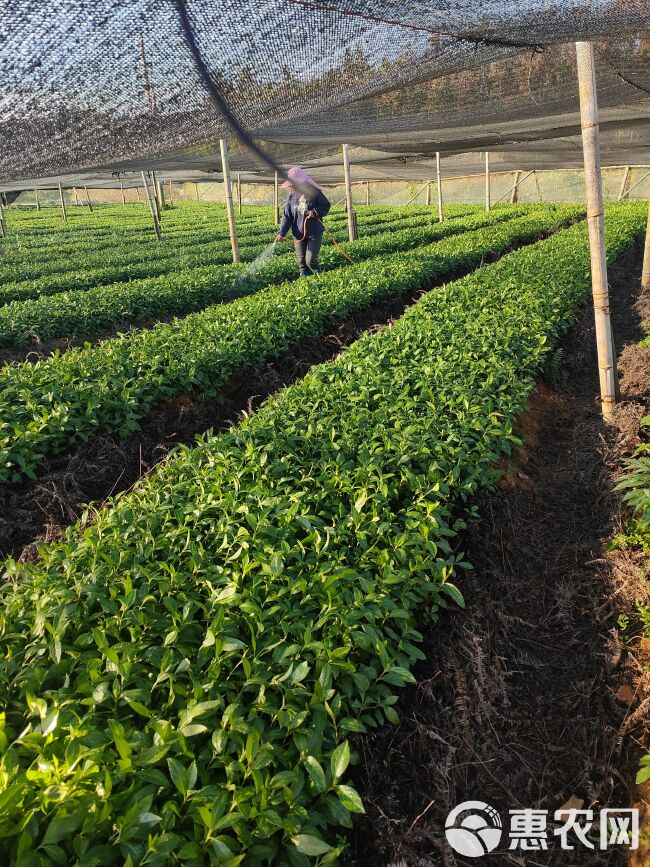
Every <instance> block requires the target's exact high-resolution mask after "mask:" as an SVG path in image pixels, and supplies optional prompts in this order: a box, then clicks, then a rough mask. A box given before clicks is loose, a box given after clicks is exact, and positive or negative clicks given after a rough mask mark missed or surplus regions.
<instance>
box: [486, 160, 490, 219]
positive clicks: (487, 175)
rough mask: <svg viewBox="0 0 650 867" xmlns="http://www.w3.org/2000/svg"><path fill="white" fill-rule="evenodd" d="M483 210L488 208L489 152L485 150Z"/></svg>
mask: <svg viewBox="0 0 650 867" xmlns="http://www.w3.org/2000/svg"><path fill="white" fill-rule="evenodd" d="M485 210H486V211H489V210H490V154H489V153H488V152H487V151H486V152H485Z"/></svg>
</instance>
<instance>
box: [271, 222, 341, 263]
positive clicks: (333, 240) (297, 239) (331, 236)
mask: <svg viewBox="0 0 650 867" xmlns="http://www.w3.org/2000/svg"><path fill="white" fill-rule="evenodd" d="M312 217H313V218H314V219H316V220H318V222H319V223H320V224H321V226H322V227H323V229H324V230H325V232H326V234H327V236H328V238H329V239H330V241H331V242H332V244H334V246H335V247H336V249H337V250H338V251H339V253H340V254H341V256H343V258H344V259H347V260H348V262H349V263H350V264H351V265H354V260H353V259H351V258H350V257H349V256H348V254H347V253H346V252H345V250H344V249H343V248H342V247H341V245H340V244H339V242H338V241H337V240H336V238H335V237H334V235H333V234H332V233H331V232H330V230H329V229H328V228H327V226H326V225H325V223H324V222H323V221H322V220H321V218H320V217H315V216H314V215H313V214H307V216H306V218H305V229H304V231H303V233H302V238H296V239H295V240H296V241H298V242H299V243H300V242H302V241H304V240H305V238H306V237H307V221H308V220H311V219H312ZM280 240H281V241H289V240H290V238H287V237H284V238H280Z"/></svg>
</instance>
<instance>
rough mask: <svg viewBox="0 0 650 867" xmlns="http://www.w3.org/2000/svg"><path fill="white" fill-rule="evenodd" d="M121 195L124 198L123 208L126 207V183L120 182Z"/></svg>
mask: <svg viewBox="0 0 650 867" xmlns="http://www.w3.org/2000/svg"><path fill="white" fill-rule="evenodd" d="M120 194H121V196H122V207H124V206H125V205H126V199H125V198H124V181H120Z"/></svg>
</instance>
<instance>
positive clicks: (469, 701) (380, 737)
mask: <svg viewBox="0 0 650 867" xmlns="http://www.w3.org/2000/svg"><path fill="white" fill-rule="evenodd" d="M639 266H640V252H639V251H636V252H635V254H634V255H631V256H629V257H628V258H627V260H626V261H624V262H622V263H621V264H620V265H619V266H618V267H617V268H615V269H613V270H612V274H611V275H610V276H611V278H612V283H613V293H612V296H613V298H614V299H615V301H614V305H613V308H614V313H613V316H614V329H615V334H616V336H617V341H618V345H619V346H621V347H624V349H623V353H622V359H625V363H624V364H623V367H622V373H624V374H625V375H624V376H621V390H622V393H623V395H624V402H623V404H622V405H621V407H620V409H619V411H618V418H617V421H618V424H615V425H613V426H608V425H605V424H604V423H603V422H602V419H601V416H600V411H599V406H598V403H597V401H596V400H595V399H594V396H595V395H596V394H597V393H598V377H597V369H596V359H595V348H594V347H595V339H594V333H593V314H592V313H591V311H590V310H588V309H587V310H585V311H584V314H583V315H582V316H581V318H580V321H579V322H578V323H577V325H576V326H575V327H574V328H573V329H572V330H571V331H570V333H568V334H567V335H566V337H565V338H564V339H563V341H562V342H561V350H562V353H563V355H564V376H563V377H562V379H563V382H562V383H561V384H558V383H557V382H555V383H550V384H543V383H540V384H539V386H538V388H537V390H536V392H535V394H534V395H533V396H532V398H531V400H530V402H529V405H528V409H527V411H526V413H525V414H524V415H523V416H522V418H521V419H520V422H519V431H518V432H519V434H520V436H521V437H522V438H523V440H524V446H523V448H521V449H518V450H517V451H516V453H515V454H514V455H513V457H512V459H511V460H508V461H504V462H502V464H501V468H502V469H503V470H504V471H505V475H504V478H503V479H502V481H501V483H500V484H499V486H498V490H497V491H496V492H494V493H492V494H486V495H484V496H482V497H481V498H480V501H479V503H478V511H479V514H480V516H481V517H480V519H477V520H475V521H473V522H472V523H471V524H470V527H469V528H468V531H467V533H466V535H465V538H464V540H463V546H462V547H463V550H464V551H465V552H466V555H467V558H468V560H469V561H470V562H471V563H472V564H473V567H474V568H473V570H472V571H469V572H466V573H464V574H463V575H462V576H458V577H457V579H456V583H457V584H458V585H459V586H460V587H461V589H462V591H463V593H464V596H465V599H466V603H467V608H466V609H465V610H464V611H462V612H461V611H459V610H458V609H454V610H450V611H448V612H447V613H446V615H445V616H444V617H443V618H441V620H440V621H439V622H438V623H437V624H436V625H435V626H434V627H432V628H426V627H425V629H424V631H425V646H424V648H423V649H424V651H425V652H426V660H424V661H423V662H422V663H420V664H419V665H418V666H417V670H416V672H415V674H416V677H417V681H418V682H417V685H416V686H414V687H412V688H408V689H405V690H404V691H403V692H402V695H401V697H400V701H399V704H398V706H397V709H398V711H399V713H400V716H401V722H400V724H399V726H397V727H385V728H383V729H381V730H380V731H378V732H377V733H374V734H372V735H368V736H364V737H363V738H362V739H361V740H360V744H359V746H360V763H359V765H358V766H357V769H356V783H357V786H358V788H359V790H360V792H361V794H362V797H363V798H364V802H365V803H366V806H367V815H366V817H364V818H362V819H361V821H359V822H356V823H355V829H354V832H353V834H352V839H351V845H352V853H351V859H350V860H351V861H352V862H353V863H354V864H355V865H359V867H361V865H362V867H379V865H381V867H385V865H392V867H397V865H400V867H425V865H426V867H433V865H436V867H437V865H445V867H447V865H471V864H475V863H478V861H477V860H476V859H467V858H464V857H462V856H460V855H458V854H454V853H453V852H452V850H451V848H450V847H449V845H448V844H447V842H446V840H445V835H444V822H445V818H446V816H447V813H448V812H449V811H450V810H451V809H452V808H453V807H454V806H455V805H456V804H459V803H461V802H462V801H466V800H483V801H487V802H488V803H490V804H492V805H493V806H494V807H496V808H497V809H498V810H499V812H500V814H501V817H502V820H503V821H504V826H505V828H506V833H507V832H508V831H509V818H508V810H510V809H516V808H520V809H521V808H535V809H543V810H549V811H550V812H549V828H550V829H551V830H549V844H548V845H549V848H548V851H543V850H542V851H537V852H521V851H512V852H510V851H508V849H507V848H504V849H499V850H497V852H498V854H493V855H489V856H484V857H482V858H480V859H479V860H480V863H481V864H486V865H493V867H496V865H499V867H501V865H504V864H517V865H548V867H550V865H553V867H556V865H566V867H569V865H572V867H573V865H581V864H589V865H622V864H625V863H628V861H627V857H626V853H624V852H623V851H622V850H609V851H606V852H603V853H600V852H598V851H595V852H594V851H591V850H588V849H586V848H585V847H583V846H581V845H580V843H577V844H576V848H575V850H574V851H572V852H568V851H563V850H562V849H561V848H560V845H559V842H558V840H557V839H555V838H554V837H553V834H552V828H553V826H554V825H555V823H554V822H553V813H554V811H555V810H557V809H559V808H560V807H562V806H563V805H565V804H566V803H567V802H568V801H569V800H570V799H571V798H573V799H574V801H575V799H578V800H579V801H582V802H584V803H583V806H584V808H593V809H594V811H595V813H596V815H597V811H598V810H599V809H600V808H601V807H603V806H610V807H612V806H619V807H624V806H630V805H632V804H636V805H637V806H640V807H641V808H642V811H643V810H645V811H648V804H649V803H650V801H649V794H650V793H649V792H648V790H647V788H646V790H640V789H639V790H636V789H635V786H634V777H635V773H636V769H637V766H638V759H639V756H640V754H641V753H642V751H647V750H648V746H649V744H650V740H649V738H648V735H649V728H650V726H649V722H648V721H649V719H650V715H649V714H648V707H649V704H650V698H649V697H650V684H649V683H648V680H649V675H648V674H647V671H648V656H647V655H646V654H648V650H649V648H647V647H646V648H645V649H644V648H643V646H642V643H640V642H638V641H637V642H636V643H635V642H634V641H632V642H631V643H629V642H628V640H627V638H626V637H625V636H622V635H621V634H620V629H619V627H618V615H619V613H620V612H621V611H630V610H631V609H632V608H633V604H634V599H635V598H639V596H640V594H641V593H645V594H646V595H647V593H648V584H647V574H648V571H647V568H646V565H647V564H645V563H644V558H643V557H642V556H641V555H639V554H636V553H631V552H618V551H617V552H610V551H609V550H608V543H609V540H610V539H611V537H612V535H613V534H615V533H616V532H618V531H619V530H620V528H621V526H622V524H623V522H624V520H625V515H624V513H623V511H622V509H621V504H620V500H619V498H618V496H617V495H616V494H615V493H614V492H613V490H612V488H613V483H614V480H615V476H616V475H617V474H618V473H619V472H620V470H621V458H622V457H624V456H626V455H628V454H630V452H631V450H632V448H633V447H634V444H635V442H636V438H637V436H638V419H639V417H640V414H641V410H642V409H643V403H644V398H645V399H646V403H647V397H648V395H647V392H646V390H645V389H647V384H646V383H645V382H644V381H643V370H642V368H643V365H644V364H645V365H646V366H645V371H646V372H647V370H648V369H649V367H648V366H647V363H646V362H647V356H646V355H645V353H643V357H640V356H639V355H638V354H637V353H635V352H633V350H632V349H631V348H630V347H629V346H627V344H628V343H632V344H633V343H636V341H638V340H639V339H640V338H641V337H642V336H643V332H642V330H641V328H640V321H639V316H638V312H637V311H636V310H635V308H634V301H635V298H636V294H637V293H638V286H639V272H640V267H639ZM642 383H643V386H642V385H641V384H642ZM639 392H643V394H640V393H639ZM635 425H636V427H635ZM633 429H634V431H635V433H634V435H633V434H632V430H633ZM648 644H650V642H648ZM644 666H645V670H644ZM576 806H579V805H578V804H577V803H576ZM646 816H647V812H646ZM646 828H647V826H646ZM504 842H505V843H506V846H507V842H508V838H507V837H505V838H504ZM634 857H635V859H636V860H634V861H632V862H629V863H633V864H634V867H641V865H642V864H648V863H650V853H649V852H648V849H647V848H646V849H645V850H643V851H642V852H639V853H637V855H635V856H634Z"/></svg>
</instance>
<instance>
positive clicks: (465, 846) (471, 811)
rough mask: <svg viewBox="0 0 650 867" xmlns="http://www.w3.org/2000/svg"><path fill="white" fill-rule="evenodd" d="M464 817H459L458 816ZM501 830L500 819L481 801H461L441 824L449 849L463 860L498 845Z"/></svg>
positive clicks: (488, 850) (476, 856)
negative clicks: (442, 824)
mask: <svg viewBox="0 0 650 867" xmlns="http://www.w3.org/2000/svg"><path fill="white" fill-rule="evenodd" d="M463 813H466V814H467V815H465V816H462V818H460V820H459V817H460V816H461V814H463ZM502 832H503V828H502V825H501V817H500V816H499V814H498V813H497V811H496V810H495V809H494V807H491V806H490V805H489V804H486V803H485V802H484V801H463V803H462V804H459V805H458V806H457V807H454V809H453V810H452V811H451V813H450V814H449V815H448V816H447V821H446V822H445V835H446V837H447V841H448V842H449V845H450V846H451V848H452V849H453V850H454V851H455V852H458V853H459V854H460V855H465V857H466V858H479V857H480V856H481V855H487V854H488V852H492V851H493V850H494V849H496V847H497V846H498V845H499V841H500V840H501V834H502Z"/></svg>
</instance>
